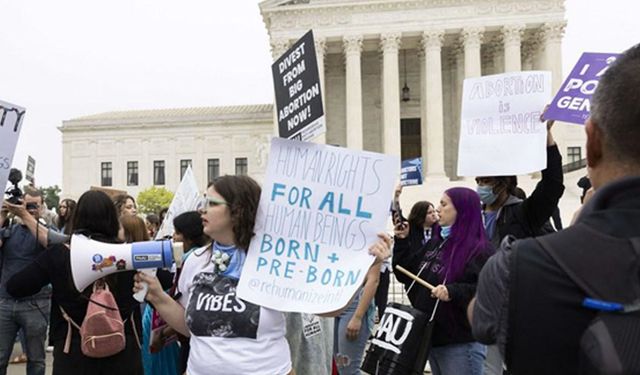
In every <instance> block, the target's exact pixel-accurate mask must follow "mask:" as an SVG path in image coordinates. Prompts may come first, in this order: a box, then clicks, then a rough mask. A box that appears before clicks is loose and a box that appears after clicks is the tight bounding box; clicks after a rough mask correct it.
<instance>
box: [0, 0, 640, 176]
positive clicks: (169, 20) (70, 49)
mask: <svg viewBox="0 0 640 375" xmlns="http://www.w3.org/2000/svg"><path fill="white" fill-rule="evenodd" d="M257 4H258V1H255V0H232V1H219V0H185V1H180V2H177V1H173V0H171V1H169V0H111V1H87V0H55V1H50V0H29V1H10V0H0V5H1V8H0V9H2V15H0V71H1V72H2V78H1V79H0V100H4V101H8V102H11V103H14V104H17V105H20V106H22V107H25V108H26V109H27V113H26V115H25V120H24V123H23V125H24V127H23V130H22V133H21V135H20V140H19V143H18V149H17V151H16V154H15V156H14V159H13V165H14V167H17V168H20V169H22V170H23V172H24V169H25V166H26V160H27V155H31V156H33V157H34V158H35V159H36V183H37V184H38V185H42V186H48V185H53V184H58V185H61V184H62V145H61V135H60V132H59V131H58V130H57V127H59V126H61V125H62V121H63V120H68V119H72V118H75V117H79V116H84V115H90V114H95V113H100V112H108V111H114V110H131V109H155V108H175V107H200V106H223V105H237V104H262V103H270V102H272V101H273V89H272V83H271V76H270V74H271V73H270V68H269V65H270V63H271V55H270V51H269V40H268V35H267V31H266V29H265V26H264V23H263V22H262V17H261V16H260V12H259V9H258V5H257ZM566 7H567V13H566V17H567V20H568V22H569V23H568V27H567V30H566V34H565V38H564V42H563V59H564V73H565V74H567V73H568V72H570V70H571V68H572V66H573V64H574V63H575V62H576V61H577V59H578V57H579V55H580V54H581V53H582V52H583V51H589V52H621V51H623V50H624V49H626V48H628V47H630V46H631V45H633V44H635V43H638V42H640V28H638V27H637V15H638V14H639V13H640V4H639V3H637V2H635V1H628V0H608V1H596V0H567V1H566Z"/></svg>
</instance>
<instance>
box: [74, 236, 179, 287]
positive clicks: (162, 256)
mask: <svg viewBox="0 0 640 375" xmlns="http://www.w3.org/2000/svg"><path fill="white" fill-rule="evenodd" d="M70 248H71V250H70V252H71V274H72V277H73V284H74V285H75V287H76V289H78V291H80V292H82V291H83V290H84V289H85V288H86V287H88V286H89V285H91V284H92V283H93V282H94V281H96V280H98V279H100V278H103V277H105V276H107V275H110V274H112V273H116V272H122V271H131V270H137V269H147V268H170V267H171V266H172V265H173V263H174V260H175V261H176V262H177V263H178V265H180V263H181V260H182V253H183V251H184V250H183V247H182V243H174V242H171V241H170V240H163V241H143V242H134V243H128V244H111V243H104V242H100V241H95V240H92V239H89V238H87V237H86V236H83V235H79V234H74V235H73V236H72V237H71V246H70Z"/></svg>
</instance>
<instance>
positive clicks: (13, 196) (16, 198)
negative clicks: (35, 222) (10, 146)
mask: <svg viewBox="0 0 640 375" xmlns="http://www.w3.org/2000/svg"><path fill="white" fill-rule="evenodd" d="M20 181H22V172H20V170H19V169H16V168H11V171H9V182H11V183H12V184H13V187H11V188H9V189H7V191H6V192H5V195H7V196H8V198H7V202H9V203H11V204H22V190H20V188H19V187H18V183H19V182H20Z"/></svg>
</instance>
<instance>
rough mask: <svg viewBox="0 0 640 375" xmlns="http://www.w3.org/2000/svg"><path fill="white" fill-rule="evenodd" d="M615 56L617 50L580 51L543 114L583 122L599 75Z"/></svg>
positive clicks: (549, 117)
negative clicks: (611, 51) (606, 51)
mask: <svg viewBox="0 0 640 375" xmlns="http://www.w3.org/2000/svg"><path fill="white" fill-rule="evenodd" d="M617 57H618V54H617V53H590V52H585V53H583V54H582V56H580V59H579V60H578V62H577V63H576V65H575V66H574V67H573V69H572V70H571V73H570V74H569V76H567V79H566V80H565V81H564V82H563V83H562V86H561V87H560V91H558V93H557V94H556V96H555V98H553V101H552V102H551V106H550V108H549V111H547V112H546V113H545V117H544V118H545V119H551V120H559V121H566V122H572V123H575V124H580V125H582V124H584V122H585V121H586V120H587V118H588V117H589V113H590V110H591V96H592V95H593V93H594V92H595V91H596V88H597V87H598V82H599V81H600V77H602V75H603V74H604V73H605V72H606V71H607V69H608V68H609V65H611V64H612V63H613V62H614V61H615V60H616V58H617Z"/></svg>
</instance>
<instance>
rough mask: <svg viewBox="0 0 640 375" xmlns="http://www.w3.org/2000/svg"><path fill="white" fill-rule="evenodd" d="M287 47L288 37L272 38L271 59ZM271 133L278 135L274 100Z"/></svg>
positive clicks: (276, 111)
mask: <svg viewBox="0 0 640 375" xmlns="http://www.w3.org/2000/svg"><path fill="white" fill-rule="evenodd" d="M288 49H289V40H288V39H272V40H271V57H272V58H273V61H276V60H277V59H278V57H280V56H282V54H283V53H285V52H286V51H287V50H288ZM273 134H274V135H275V136H276V137H277V136H278V108H277V107H276V103H275V100H274V103H273ZM221 170H222V168H221ZM234 173H235V171H234Z"/></svg>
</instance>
